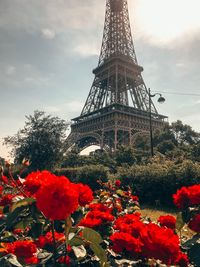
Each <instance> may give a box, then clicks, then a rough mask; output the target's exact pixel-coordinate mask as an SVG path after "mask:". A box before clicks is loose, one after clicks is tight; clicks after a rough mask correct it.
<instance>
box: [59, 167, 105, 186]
mask: <svg viewBox="0 0 200 267" xmlns="http://www.w3.org/2000/svg"><path fill="white" fill-rule="evenodd" d="M54 173H55V174H56V175H58V176H61V175H65V176H66V177H68V178H70V180H71V181H73V182H78V183H83V184H87V185H89V186H90V187H91V188H92V189H93V190H96V189H98V188H99V183H98V180H101V181H102V182H107V181H108V175H109V169H108V168H107V167H105V166H103V165H85V166H82V167H76V168H61V169H56V170H55V171H54Z"/></svg>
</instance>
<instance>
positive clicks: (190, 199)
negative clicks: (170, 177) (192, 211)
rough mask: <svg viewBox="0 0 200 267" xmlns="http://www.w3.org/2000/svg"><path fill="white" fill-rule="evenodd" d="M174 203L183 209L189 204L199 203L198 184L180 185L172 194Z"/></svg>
mask: <svg viewBox="0 0 200 267" xmlns="http://www.w3.org/2000/svg"><path fill="white" fill-rule="evenodd" d="M173 199H174V204H175V205H176V206H177V207H178V208H180V209H184V208H187V207H189V206H193V205H199V204H200V185H192V186H189V187H182V188H181V189H179V190H178V191H177V192H176V194H174V195H173Z"/></svg>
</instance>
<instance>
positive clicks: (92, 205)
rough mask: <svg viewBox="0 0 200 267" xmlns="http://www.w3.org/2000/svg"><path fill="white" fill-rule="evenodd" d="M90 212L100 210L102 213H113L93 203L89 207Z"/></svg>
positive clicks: (103, 206)
mask: <svg viewBox="0 0 200 267" xmlns="http://www.w3.org/2000/svg"><path fill="white" fill-rule="evenodd" d="M89 208H90V210H99V211H102V212H111V211H112V209H111V208H108V207H107V206H106V205H104V204H101V203H93V204H90V206H89Z"/></svg>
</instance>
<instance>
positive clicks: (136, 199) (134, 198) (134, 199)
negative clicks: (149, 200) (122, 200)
mask: <svg viewBox="0 0 200 267" xmlns="http://www.w3.org/2000/svg"><path fill="white" fill-rule="evenodd" d="M131 199H132V200H133V201H136V202H138V201H139V198H138V196H131Z"/></svg>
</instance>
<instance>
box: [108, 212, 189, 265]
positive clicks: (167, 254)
mask: <svg viewBox="0 0 200 267" xmlns="http://www.w3.org/2000/svg"><path fill="white" fill-rule="evenodd" d="M114 228H115V229H117V230H119V232H118V233H117V234H118V235H117V236H116V238H115V235H114V237H113V236H111V241H112V242H113V250H114V251H115V252H117V253H118V252H122V250H123V249H124V250H125V251H128V252H132V253H133V254H135V253H139V254H138V257H140V258H154V259H158V260H161V261H162V262H163V263H165V264H169V265H175V264H177V262H181V264H179V266H181V267H185V266H187V264H188V259H187V256H186V255H185V254H182V252H181V250H180V244H179V237H178V236H177V235H176V234H174V231H173V230H172V229H168V228H165V227H160V226H158V225H157V224H153V223H148V224H145V223H143V222H142V221H140V214H139V213H136V214H127V215H125V216H122V217H119V218H118V219H117V220H116V221H115V225H114ZM124 233H126V235H125V236H124ZM120 235H121V236H122V237H121V239H120ZM132 238H134V239H132ZM125 240H126V242H127V243H129V242H130V243H131V242H134V244H135V245H136V244H138V247H137V246H136V247H137V250H136V249H133V250H131V251H129V250H128V249H127V247H126V246H125V245H124V244H125V243H124V242H125ZM136 247H135V248H136Z"/></svg>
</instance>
